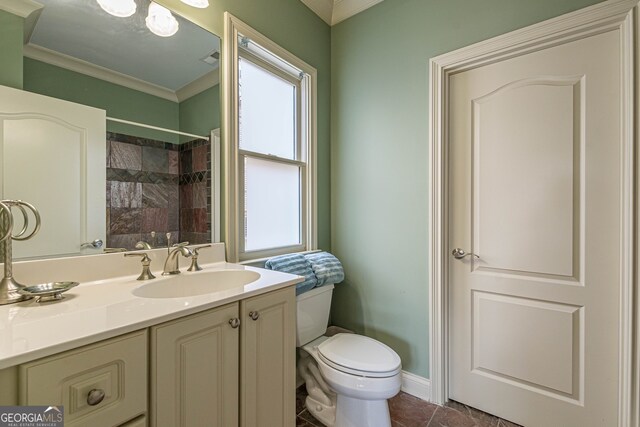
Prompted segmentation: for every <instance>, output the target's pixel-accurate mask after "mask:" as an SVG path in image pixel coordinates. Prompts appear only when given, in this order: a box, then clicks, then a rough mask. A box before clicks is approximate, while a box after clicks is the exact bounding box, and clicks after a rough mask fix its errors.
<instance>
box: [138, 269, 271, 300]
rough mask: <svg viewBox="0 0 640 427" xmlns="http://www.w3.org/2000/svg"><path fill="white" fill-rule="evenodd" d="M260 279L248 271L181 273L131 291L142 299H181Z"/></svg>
mask: <svg viewBox="0 0 640 427" xmlns="http://www.w3.org/2000/svg"><path fill="white" fill-rule="evenodd" d="M259 278H260V274H259V273H256V272H255V271H249V270H213V271H202V272H198V273H182V274H179V275H175V276H167V277H162V278H160V277H159V278H158V279H154V280H151V281H149V282H147V283H146V284H144V285H142V286H139V287H137V288H135V289H134V290H133V294H134V295H135V296H138V297H144V298H183V297H192V296H195V295H204V294H210V293H214V292H219V291H224V290H227V289H232V288H237V287H242V286H244V285H246V284H249V283H251V282H255V281H256V280H258V279H259Z"/></svg>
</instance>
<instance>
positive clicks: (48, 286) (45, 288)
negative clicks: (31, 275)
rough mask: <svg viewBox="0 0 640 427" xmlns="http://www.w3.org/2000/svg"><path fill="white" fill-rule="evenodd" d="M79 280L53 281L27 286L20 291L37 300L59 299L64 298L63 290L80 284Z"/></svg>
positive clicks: (65, 290)
mask: <svg viewBox="0 0 640 427" xmlns="http://www.w3.org/2000/svg"><path fill="white" fill-rule="evenodd" d="M78 285H79V283H78V282H52V283H41V284H39V285H33V286H25V287H24V288H21V289H19V290H18V293H19V294H21V295H24V296H27V297H32V298H33V297H35V299H36V302H48V301H59V300H61V299H63V298H64V296H63V295H62V293H63V292H67V291H68V290H69V289H71V288H75V287H76V286H78Z"/></svg>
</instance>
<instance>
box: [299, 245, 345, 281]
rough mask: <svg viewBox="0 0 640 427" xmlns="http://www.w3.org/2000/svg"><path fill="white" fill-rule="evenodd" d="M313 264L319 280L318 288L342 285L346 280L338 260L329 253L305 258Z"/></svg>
mask: <svg viewBox="0 0 640 427" xmlns="http://www.w3.org/2000/svg"><path fill="white" fill-rule="evenodd" d="M304 257H305V258H306V259H307V260H309V262H310V263H311V267H312V268H313V272H314V273H315V275H316V277H317V278H318V284H317V286H323V285H326V284H329V283H333V284H336V283H340V282H342V281H343V280H344V270H343V269H342V264H340V261H338V258H336V257H335V256H333V255H331V254H330V253H329V252H316V253H312V254H307V255H305V256H304Z"/></svg>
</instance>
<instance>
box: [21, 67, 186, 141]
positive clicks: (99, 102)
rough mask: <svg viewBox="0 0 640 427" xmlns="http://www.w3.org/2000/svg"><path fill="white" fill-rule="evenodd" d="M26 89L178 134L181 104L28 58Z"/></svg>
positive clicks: (144, 133)
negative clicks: (174, 131) (171, 130)
mask: <svg viewBox="0 0 640 427" xmlns="http://www.w3.org/2000/svg"><path fill="white" fill-rule="evenodd" d="M24 89H25V90H28V91H29V92H35V93H39V94H42V95H47V96H51V97H54V98H58V99H65V100H67V101H71V102H77V103H79V104H84V105H89V106H91V107H96V108H101V109H103V110H106V111H107V116H108V117H114V118H117V119H124V120H130V121H134V122H138V123H145V124H148V125H152V126H159V127H163V128H168V129H173V130H178V129H179V128H180V118H179V104H178V103H177V102H172V101H169V100H166V99H163V98H158V97H157V96H153V95H149V94H146V93H143V92H139V91H136V90H133V89H129V88H127V87H124V86H120V85H117V84H114V83H110V82H107V81H104V80H100V79H97V78H95V77H90V76H87V75H85V74H80V73H76V72H74V71H69V70H67V69H64V68H60V67H57V66H55V65H51V64H47V63H44V62H41V61H37V60H34V59H30V58H26V57H25V58H24ZM107 130H109V131H111V132H119V133H126V134H130V135H135V136H139V137H143V138H152V139H158V140H162V141H167V142H178V138H177V136H175V135H171V134H167V133H166V132H161V131H155V130H152V129H144V128H140V127H137V126H129V125H126V124H122V123H115V122H107Z"/></svg>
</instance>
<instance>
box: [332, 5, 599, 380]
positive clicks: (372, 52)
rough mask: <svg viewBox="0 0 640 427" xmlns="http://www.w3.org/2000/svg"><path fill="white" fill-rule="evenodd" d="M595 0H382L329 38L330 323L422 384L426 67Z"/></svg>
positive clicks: (425, 354) (425, 371) (425, 361)
mask: <svg viewBox="0 0 640 427" xmlns="http://www.w3.org/2000/svg"><path fill="white" fill-rule="evenodd" d="M593 3H597V1H596V0H535V1H533V0H529V1H525V0H484V1H469V0H385V1H383V2H382V3H379V4H378V5H376V6H374V7H373V8H371V9H368V10H366V11H365V12H363V13H361V14H359V15H356V16H355V17H353V18H350V19H348V20H346V21H344V22H342V23H340V24H338V25H336V26H334V27H333V28H332V32H331V68H332V69H331V83H332V86H331V118H332V119H331V167H332V169H331V182H332V186H331V199H332V200H331V206H332V211H331V214H332V215H331V218H332V222H331V235H332V249H333V251H334V253H335V254H336V255H337V256H338V257H339V258H340V259H341V260H342V262H343V264H344V267H345V270H346V281H345V283H343V284H341V285H338V286H337V287H336V292H335V294H334V304H333V311H332V320H333V322H334V323H335V324H337V325H340V326H344V327H347V328H350V329H353V330H356V331H357V332H360V333H364V334H366V335H369V336H371V337H373V338H376V339H379V340H381V341H383V342H385V343H387V344H388V345H390V346H391V347H393V348H394V349H396V351H398V353H399V354H400V356H401V357H402V365H403V369H405V370H407V371H409V372H412V373H415V374H417V375H420V376H424V377H429V349H428V339H429V330H428V327H429V324H428V316H429V312H428V285H427V255H428V253H427V241H428V239H429V236H428V235H427V188H428V187H427V184H428V183H427V176H428V160H429V159H428V156H427V153H428V147H427V144H428V118H429V111H428V99H429V88H428V78H429V68H428V64H429V58H431V57H434V56H437V55H439V54H442V53H445V52H448V51H451V50H453V49H456V48H460V47H463V46H466V45H469V44H472V43H474V42H478V41H481V40H485V39H487V38H490V37H492V36H496V35H499V34H502V33H505V32H508V31H510V30H514V29H517V28H521V27H523V26H526V25H529V24H533V23H536V22H539V21H542V20H545V19H548V18H551V17H553V16H556V15H560V14H562V13H565V12H569V11H572V10H575V9H578V8H581V7H584V6H588V5H590V4H593Z"/></svg>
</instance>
